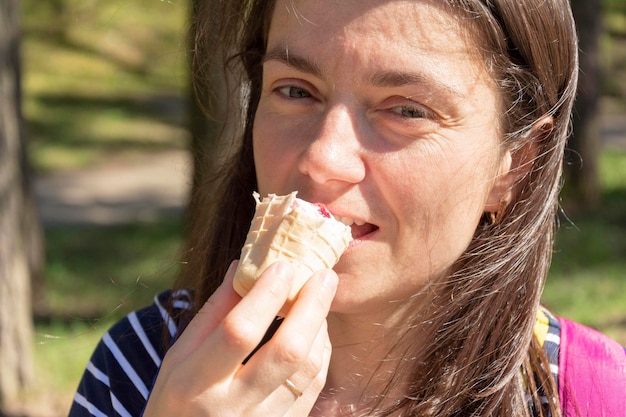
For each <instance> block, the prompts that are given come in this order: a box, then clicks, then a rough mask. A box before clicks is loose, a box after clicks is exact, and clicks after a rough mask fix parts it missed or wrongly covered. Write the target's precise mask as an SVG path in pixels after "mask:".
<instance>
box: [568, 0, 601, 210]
mask: <svg viewBox="0 0 626 417" xmlns="http://www.w3.org/2000/svg"><path fill="white" fill-rule="evenodd" d="M600 3H601V1H600V0H572V10H573V13H574V20H575V21H576V24H577V26H578V36H579V42H580V75H579V82H578V87H579V92H578V97H577V99H576V103H575V105H574V129H573V134H572V138H571V139H570V148H571V150H572V151H573V154H574V155H575V156H574V157H573V158H569V161H568V162H569V164H568V165H566V175H567V182H566V197H567V199H568V202H569V204H570V205H572V206H574V207H579V208H593V207H595V206H597V204H598V203H599V200H600V184H599V178H598V157H599V151H600V130H599V113H598V112H599V97H600V33H601V26H602V25H601V22H602V8H601V4H600Z"/></svg>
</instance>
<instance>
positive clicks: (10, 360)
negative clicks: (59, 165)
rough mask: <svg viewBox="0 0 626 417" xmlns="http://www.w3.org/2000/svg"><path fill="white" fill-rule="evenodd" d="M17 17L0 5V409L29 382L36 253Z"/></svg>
mask: <svg viewBox="0 0 626 417" xmlns="http://www.w3.org/2000/svg"><path fill="white" fill-rule="evenodd" d="M19 16H20V10H19V0H3V1H2V3H0V410H1V409H2V408H3V407H5V406H6V405H8V404H9V402H10V401H12V400H13V399H15V397H16V396H17V395H18V394H19V393H20V392H21V391H22V390H24V389H25V388H27V387H28V386H29V384H30V383H31V381H32V375H33V371H32V358H31V352H32V349H31V346H32V333H33V331H32V327H33V324H32V310H31V286H30V280H31V271H33V270H37V271H40V264H39V262H38V261H37V259H38V258H37V256H35V257H33V256H32V254H33V252H35V253H40V251H41V231H40V226H39V221H38V217H37V216H36V210H35V205H34V200H33V197H32V193H31V190H30V183H29V176H28V166H27V164H26V150H25V148H24V142H23V135H22V131H21V128H22V114H21V89H20V53H19V43H20V33H19ZM39 259H40V258H39Z"/></svg>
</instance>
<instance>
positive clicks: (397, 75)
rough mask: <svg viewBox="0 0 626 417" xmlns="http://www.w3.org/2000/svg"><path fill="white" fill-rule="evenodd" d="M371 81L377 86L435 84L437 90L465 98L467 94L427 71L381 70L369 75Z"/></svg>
mask: <svg viewBox="0 0 626 417" xmlns="http://www.w3.org/2000/svg"><path fill="white" fill-rule="evenodd" d="M369 82H370V83H371V84H372V85H374V86H376V87H402V86H405V85H424V86H431V87H433V86H434V88H435V89H436V90H439V91H446V92H449V93H451V94H452V95H454V96H456V97H458V98H465V94H463V93H462V92H460V91H459V90H457V89H455V88H454V87H453V86H451V85H449V84H446V83H445V82H442V81H440V80H438V79H437V78H436V77H435V76H434V75H431V74H427V73H418V72H405V71H379V72H375V73H373V74H372V75H370V76H369Z"/></svg>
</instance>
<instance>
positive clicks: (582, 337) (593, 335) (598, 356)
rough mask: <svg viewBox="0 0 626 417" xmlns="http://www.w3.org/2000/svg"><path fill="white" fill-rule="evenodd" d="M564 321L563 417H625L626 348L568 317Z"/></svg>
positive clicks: (560, 361)
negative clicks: (625, 349)
mask: <svg viewBox="0 0 626 417" xmlns="http://www.w3.org/2000/svg"><path fill="white" fill-rule="evenodd" d="M559 322H560V323H561V344H560V352H559V396H560V398H561V407H562V408H563V416H564V417H626V352H625V351H624V348H623V347H622V346H620V345H619V344H618V343H617V342H615V341H613V340H611V339H610V338H608V337H607V336H605V335H603V334H602V333H599V332H597V331H595V330H593V329H590V328H588V327H585V326H583V325H581V324H578V323H575V322H572V321H570V320H567V319H563V318H559Z"/></svg>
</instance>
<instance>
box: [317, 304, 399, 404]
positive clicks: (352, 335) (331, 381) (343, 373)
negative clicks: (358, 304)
mask: <svg viewBox="0 0 626 417" xmlns="http://www.w3.org/2000/svg"><path fill="white" fill-rule="evenodd" d="M388 317H389V316H387V319H386V320H385V321H384V322H383V321H380V320H378V321H377V319H376V318H374V317H363V316H359V317H354V316H350V315H340V314H335V313H331V314H330V315H329V317H328V331H329V335H330V340H331V343H332V346H333V353H332V356H331V362H330V367H329V371H328V376H327V379H326V386H325V387H324V390H323V392H322V394H321V395H320V398H319V400H318V402H317V403H316V407H315V409H314V410H313V412H312V414H311V415H312V416H335V415H337V416H360V415H368V414H369V413H368V412H367V411H366V409H367V408H368V407H371V405H372V402H374V403H376V400H377V399H378V396H379V395H380V393H382V392H385V390H386V388H387V385H388V383H389V380H390V376H391V375H392V374H393V373H394V372H395V371H396V369H397V367H398V364H399V363H400V360H402V358H401V357H400V354H399V352H395V351H392V349H393V348H395V347H398V346H397V338H398V329H399V328H400V326H399V325H398V324H397V323H398V321H397V320H393V321H392V320H390V319H389V318H388ZM394 358H395V359H394ZM400 386H407V385H406V384H400ZM395 391H397V390H395ZM404 394H405V393H404V392H393V391H392V392H388V393H386V394H385V396H386V397H388V398H387V399H386V400H385V401H383V404H385V403H387V401H389V400H390V399H391V398H399V397H402V396H403V395H404ZM364 409H365V410H364Z"/></svg>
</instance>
